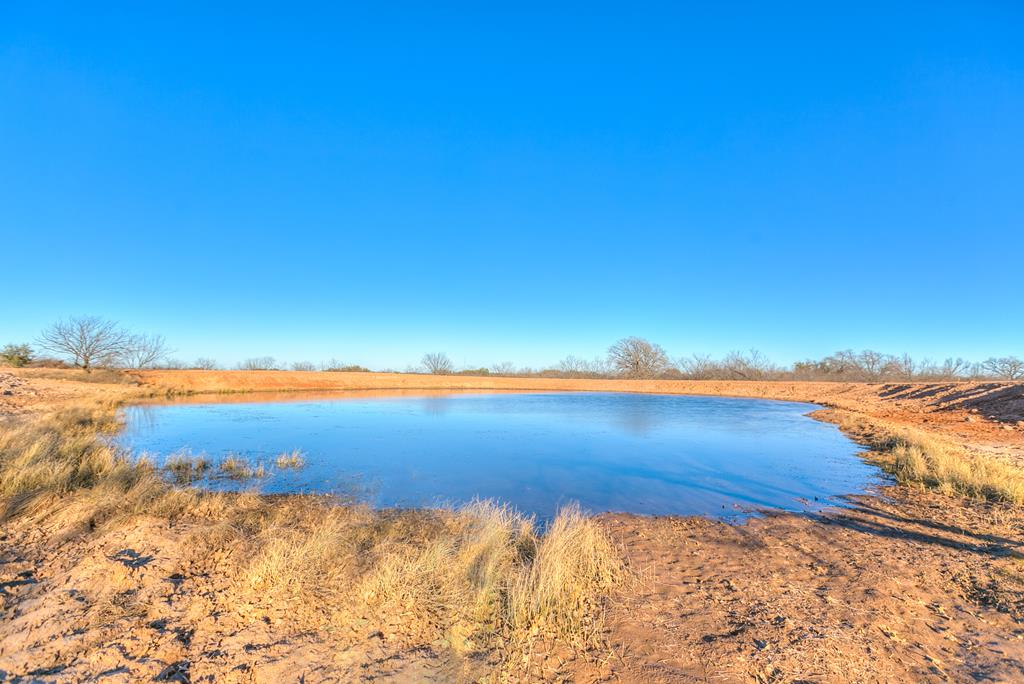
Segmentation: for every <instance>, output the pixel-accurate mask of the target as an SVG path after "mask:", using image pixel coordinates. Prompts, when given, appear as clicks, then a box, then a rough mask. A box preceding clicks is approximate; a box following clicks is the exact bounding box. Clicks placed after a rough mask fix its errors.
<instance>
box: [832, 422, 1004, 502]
mask: <svg viewBox="0 0 1024 684" xmlns="http://www.w3.org/2000/svg"><path fill="white" fill-rule="evenodd" d="M840 427H842V428H843V429H844V430H845V431H847V432H849V433H852V434H854V435H859V436H860V437H861V438H862V439H863V441H865V442H866V443H867V444H868V445H869V446H870V447H871V448H872V449H873V450H874V455H873V457H872V460H873V461H875V462H876V463H877V464H878V465H879V466H880V467H881V468H882V469H883V470H885V471H886V472H888V473H890V474H891V475H893V477H895V478H896V480H897V481H898V482H900V483H901V484H906V485H917V486H924V487H928V488H931V489H936V490H938V491H940V492H942V493H943V494H947V495H953V496H964V497H968V498H972V499H979V500H987V501H995V502H1002V503H1010V504H1014V505H1017V506H1020V505H1024V470H1021V469H1020V468H1018V467H1016V466H1015V465H1013V464H1012V463H1008V462H1006V461H1004V460H1002V459H1000V458H999V457H997V456H993V455H989V454H984V453H980V452H977V451H974V450H970V449H966V448H964V447H962V446H959V445H956V444H953V443H951V442H949V441H946V440H944V439H942V438H940V437H936V436H935V435H933V434H930V433H927V432H925V431H923V430H917V429H914V428H909V427H905V426H902V425H895V424H892V423H886V422H882V421H878V420H874V419H872V420H870V421H868V420H866V419H864V418H862V417H859V416H849V415H848V416H843V417H842V418H841V420H840Z"/></svg>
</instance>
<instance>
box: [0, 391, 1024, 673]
mask: <svg viewBox="0 0 1024 684" xmlns="http://www.w3.org/2000/svg"><path fill="white" fill-rule="evenodd" d="M15 377H16V379H17V380H18V382H16V383H15V382H12V381H10V380H7V381H5V382H7V385H5V386H7V387H9V388H10V389H11V392H12V393H11V394H9V395H5V394H2V393H0V407H8V410H11V411H18V412H24V411H30V410H33V409H39V408H43V407H46V406H50V405H54V404H55V403H57V404H59V403H61V402H64V401H67V400H69V399H72V398H75V397H82V396H101V397H104V398H113V397H117V396H127V393H129V392H144V393H145V392H153V391H164V390H166V389H173V390H175V391H183V390H187V391H199V392H223V391H239V390H246V391H252V390H259V391H291V390H341V389H360V390H370V389H373V390H383V389H389V388H400V389H404V390H407V391H424V390H427V389H477V390H486V389H501V390H517V389H520V390H596V391H637V392H665V393H684V394H719V395H731V396H747V397H761V398H772V399H785V400H793V401H808V402H815V403H819V404H823V405H826V406H829V407H832V410H833V411H836V412H849V413H856V414H857V415H859V416H866V417H869V418H871V419H874V420H878V421H883V422H885V423H891V424H895V425H903V426H910V427H914V428H916V429H919V430H924V431H927V432H930V433H935V434H939V435H942V436H943V437H944V438H945V439H950V440H954V441H956V443H957V444H960V445H962V446H964V447H967V448H971V449H977V450H983V451H986V452H987V453H997V454H1000V455H1002V456H1006V457H1007V458H1009V459H1011V460H1012V459H1015V458H1018V457H1019V456H1020V454H1021V452H1022V444H1024V430H1022V426H1021V424H1020V422H1019V421H1022V420H1024V406H1022V405H1024V402H1022V396H1024V385H1021V384H1011V383H957V384H930V385H870V384H832V383H741V382H667V381H666V382H647V381H592V380H553V379H533V378H530V379H519V378H466V377H461V376H448V377H437V376H415V375H391V374H366V373H359V374H355V373H352V374H328V373H273V372H270V373H266V372H260V373H240V372H147V373H141V374H135V375H134V376H133V380H132V382H133V383H137V385H132V384H129V385H124V384H118V383H107V384H104V383H89V384H88V385H87V386H86V385H84V384H83V383H78V382H73V381H71V380H61V379H58V378H56V377H54V376H53V375H52V374H50V375H48V376H47V377H35V376H34V373H33V372H31V371H30V372H18V373H17V375H16V376H15ZM69 377H70V376H69ZM0 429H2V428H0ZM600 520H601V523H602V525H603V526H604V527H605V529H606V530H607V531H608V532H609V533H610V534H611V535H612V537H613V538H614V539H615V540H616V542H617V544H618V545H619V547H620V549H621V551H622V553H623V555H624V556H625V557H626V558H627V559H628V561H629V563H630V566H631V568H632V569H633V570H634V571H635V572H636V573H637V575H638V578H639V579H638V580H637V581H636V582H633V583H630V584H629V585H627V586H625V587H623V589H622V590H621V591H618V592H617V593H616V594H615V595H614V596H612V597H610V599H609V602H608V608H607V614H606V619H605V622H604V628H603V633H602V636H603V639H602V641H603V645H602V646H601V647H600V648H598V649H595V650H592V651H589V652H586V653H579V652H571V651H569V650H567V649H566V648H565V647H564V646H560V645H558V644H557V643H550V644H547V645H546V646H545V643H546V642H545V641H544V640H543V638H540V639H539V640H538V642H537V647H536V648H534V649H533V651H532V652H531V654H530V655H529V657H528V658H526V659H525V660H524V662H522V663H520V664H518V667H519V668H520V669H518V670H516V671H515V673H514V675H513V679H515V680H518V681H630V682H734V681H735V682H743V681H755V682H795V681H805V682H844V681H856V682H878V681H891V682H902V681H935V682H947V681H1024V512H1022V509H1021V508H1020V507H1013V506H1010V505H1007V504H996V503H988V502H980V501H969V500H965V499H960V498H954V497H948V496H943V495H940V494H937V493H934V492H930V491H924V490H920V489H911V488H908V487H902V486H894V487H887V488H885V489H883V490H882V491H881V492H880V493H879V495H878V496H865V497H858V498H856V499H855V500H853V501H851V506H850V507H849V508H846V509H840V510H832V511H828V512H825V513H822V514H818V515H789V514H779V515H767V516H765V517H762V518H757V519H754V520H751V521H749V522H747V523H746V524H743V525H727V524H724V523H720V522H716V521H711V520H708V519H703V518H678V517H641V516H632V515H605V516H601V518H600ZM190 533H191V530H190V529H189V527H188V525H187V524H184V523H173V524H168V523H167V522H164V521H161V520H160V519H158V518H147V517H145V516H144V517H142V518H140V519H139V520H138V521H137V522H136V523H135V524H134V525H132V526H128V527H121V528H118V529H114V530H108V531H98V532H96V533H95V534H94V535H92V536H87V537H84V538H83V537H77V538H72V539H67V540H62V538H61V535H60V531H59V530H45V529H38V528H35V527H25V526H19V525H18V524H17V523H16V522H15V523H13V524H8V523H4V524H3V527H2V528H0V537H2V541H0V680H2V679H3V677H4V676H13V675H16V674H20V675H27V676H28V677H29V679H32V680H41V681H81V680H89V679H94V678H96V677H99V676H101V675H103V676H107V677H109V678H111V680H112V681H117V680H121V681H138V680H139V679H141V678H146V679H153V678H160V679H162V680H163V681H179V682H182V681H210V682H213V681H268V682H269V681H306V682H314V681H359V680H370V679H378V678H384V679H394V680H399V681H469V680H472V679H475V678H477V677H480V676H481V675H482V674H486V673H487V671H488V668H489V667H490V665H489V661H488V660H487V658H486V657H485V658H483V659H476V660H474V658H473V657H470V658H464V657H455V656H453V655H452V652H451V649H450V648H449V646H448V645H446V644H448V642H446V641H445V639H444V637H442V635H438V639H437V640H436V641H435V642H432V645H430V646H429V647H427V648H424V647H423V645H422V642H415V641H410V640H409V638H408V637H407V636H403V628H402V625H401V624H400V622H399V623H396V624H395V625H393V627H389V628H386V629H384V630H381V631H373V632H370V631H369V630H364V632H365V633H364V632H360V631H359V629H360V628H359V625H350V626H346V627H345V628H344V630H343V633H342V632H327V631H309V630H306V631H303V629H302V625H304V624H308V622H309V620H308V617H309V616H308V615H307V613H315V612H316V611H318V610H321V609H323V606H318V605H316V602H315V601H312V602H308V605H307V604H306V603H300V604H299V605H298V607H296V606H295V605H292V606H290V607H289V608H288V609H285V608H284V607H282V606H281V605H277V604H274V603H273V602H268V601H267V599H266V597H263V596H260V595H258V594H254V595H251V596H247V595H246V594H244V593H242V594H240V593H239V591H240V590H239V588H238V587H237V586H230V582H229V581H228V580H227V579H226V572H227V571H226V570H224V569H223V568H224V567H226V566H230V560H231V559H230V558H226V557H220V556H216V557H197V556H196V555H195V554H194V553H193V552H192V551H191V549H192V548H193V546H194V544H193V542H192V541H190V537H189V535H190ZM239 596H243V597H245V596H247V598H246V599H245V600H244V601H239V600H238V597H239ZM228 597H231V599H230V600H229V598H228ZM541 636H542V635H541ZM54 663H59V665H58V666H54ZM47 668H50V669H47ZM4 671H6V675H5V672H4ZM32 672H34V674H29V673H32Z"/></svg>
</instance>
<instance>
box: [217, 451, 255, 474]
mask: <svg viewBox="0 0 1024 684" xmlns="http://www.w3.org/2000/svg"><path fill="white" fill-rule="evenodd" d="M218 470H219V471H220V474H221V475H223V476H224V477H226V478H228V479H230V480H252V479H259V478H262V477H266V475H267V469H266V467H264V465H263V464H262V463H258V464H256V465H255V466H254V465H253V464H252V463H250V462H249V461H248V460H246V459H245V458H242V457H241V456H235V455H234V454H232V455H230V456H228V457H227V458H225V459H224V460H223V461H221V462H220V466H219V467H218Z"/></svg>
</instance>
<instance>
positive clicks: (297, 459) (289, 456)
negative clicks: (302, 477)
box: [274, 449, 306, 470]
mask: <svg viewBox="0 0 1024 684" xmlns="http://www.w3.org/2000/svg"><path fill="white" fill-rule="evenodd" d="M274 465H276V466H277V468H278V470H289V469H291V470H298V469H299V468H301V467H303V466H304V465H306V455H305V454H303V453H302V451H300V450H299V449H292V450H291V451H286V452H284V453H283V454H278V455H277V458H276V459H275V460H274Z"/></svg>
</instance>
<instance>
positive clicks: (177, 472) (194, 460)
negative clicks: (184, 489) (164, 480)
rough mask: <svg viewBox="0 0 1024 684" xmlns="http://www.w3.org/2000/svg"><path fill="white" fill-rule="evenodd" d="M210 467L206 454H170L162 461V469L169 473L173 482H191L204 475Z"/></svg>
mask: <svg viewBox="0 0 1024 684" xmlns="http://www.w3.org/2000/svg"><path fill="white" fill-rule="evenodd" d="M211 467H212V465H211V463H210V459H208V458H206V456H203V455H199V456H192V455H191V454H187V453H177V454H172V455H171V456H168V457H167V460H166V461H165V462H164V470H165V471H167V472H168V473H170V475H171V478H172V479H173V480H174V482H175V484H191V483H193V482H195V481H196V480H199V479H201V478H202V477H203V476H205V475H206V474H207V473H208V472H209V471H210V468H211Z"/></svg>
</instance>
